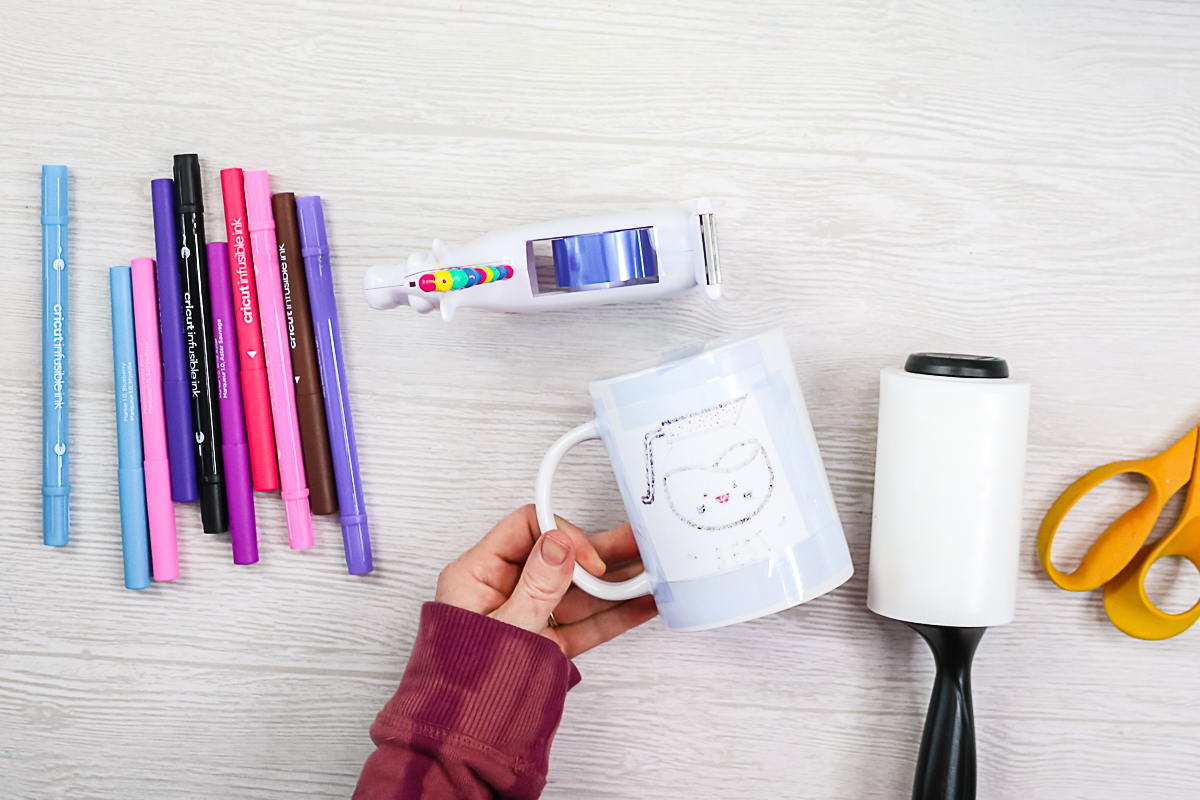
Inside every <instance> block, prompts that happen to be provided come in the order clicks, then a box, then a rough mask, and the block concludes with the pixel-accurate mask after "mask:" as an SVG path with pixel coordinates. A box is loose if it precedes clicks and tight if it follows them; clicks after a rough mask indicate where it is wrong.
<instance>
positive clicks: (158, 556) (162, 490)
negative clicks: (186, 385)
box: [130, 258, 179, 581]
mask: <svg viewBox="0 0 1200 800" xmlns="http://www.w3.org/2000/svg"><path fill="white" fill-rule="evenodd" d="M130 272H131V273H132V276H133V327H134V335H135V338H136V340H137V368H138V399H139V400H140V402H141V414H142V450H143V465H144V466H145V469H146V473H145V474H146V514H147V518H148V520H149V523H150V556H151V566H153V568H154V580H156V581H173V580H175V579H176V578H178V577H179V545H178V541H177V538H176V533H175V504H174V503H173V502H172V493H171V460H170V458H169V457H168V455H167V421H166V415H165V414H164V412H163V391H162V390H163V382H162V362H161V361H160V360H159V349H158V295H157V293H156V292H155V290H154V259H152V258H135V259H134V260H133V263H132V264H131V265H130Z"/></svg>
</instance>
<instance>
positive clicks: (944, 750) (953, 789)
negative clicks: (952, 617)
mask: <svg viewBox="0 0 1200 800" xmlns="http://www.w3.org/2000/svg"><path fill="white" fill-rule="evenodd" d="M907 624H908V626H909V627H910V628H912V629H913V630H915V631H916V632H917V633H919V634H921V637H922V638H924V639H925V641H926V642H928V643H929V648H930V649H931V650H932V651H933V660H934V661H935V662H936V664H937V677H936V678H935V679H934V681H933V695H932V696H931V697H930V698H929V711H928V712H927V713H926V715H925V731H924V733H922V734H921V749H920V752H919V753H918V755H917V774H916V777H915V778H914V779H913V793H912V796H913V800H975V712H974V710H973V708H972V706H971V661H972V659H974V657H975V648H977V647H978V646H979V640H980V639H982V638H983V633H984V631H986V630H987V628H958V627H954V626H951V625H922V624H919V623H915V622H909V623H907Z"/></svg>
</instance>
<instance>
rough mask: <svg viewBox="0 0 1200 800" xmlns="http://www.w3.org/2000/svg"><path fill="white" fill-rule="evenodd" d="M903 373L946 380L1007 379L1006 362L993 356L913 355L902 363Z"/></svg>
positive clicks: (954, 354) (955, 354)
mask: <svg viewBox="0 0 1200 800" xmlns="http://www.w3.org/2000/svg"><path fill="white" fill-rule="evenodd" d="M904 371H905V372H915V373H916V374H918V375H944V376H946V377H947V378H1007V377H1008V362H1007V361H1005V360H1004V359H1003V358H997V357H995V356H966V355H959V354H957V353H913V354H912V355H911V356H909V357H908V361H906V362H904Z"/></svg>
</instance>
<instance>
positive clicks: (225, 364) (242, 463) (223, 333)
mask: <svg viewBox="0 0 1200 800" xmlns="http://www.w3.org/2000/svg"><path fill="white" fill-rule="evenodd" d="M208 279H209V293H210V295H211V299H212V317H213V346H214V349H215V350H216V354H217V381H216V383H217V398H218V399H219V401H220V408H221V454H222V455H223V456H224V457H225V492H226V494H227V496H228V498H229V536H230V539H232V541H233V563H235V564H253V563H254V562H256V561H258V530H257V527H256V526H255V524H254V489H253V487H252V486H251V483H250V447H249V445H247V444H246V422H245V417H244V414H243V411H242V381H241V368H240V367H239V366H238V345H237V332H236V331H237V329H236V325H237V322H236V320H235V318H234V316H233V292H232V288H231V287H230V285H229V251H228V249H227V248H226V246H225V243H224V242H210V243H209V244H208Z"/></svg>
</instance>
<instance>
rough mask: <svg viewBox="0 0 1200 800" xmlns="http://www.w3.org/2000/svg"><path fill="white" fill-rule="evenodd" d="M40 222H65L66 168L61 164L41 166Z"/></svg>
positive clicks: (54, 223)
mask: <svg viewBox="0 0 1200 800" xmlns="http://www.w3.org/2000/svg"><path fill="white" fill-rule="evenodd" d="M42 224H43V225H66V224H67V168H66V167H64V166H62V165H61V164H46V165H45V166H43V167H42Z"/></svg>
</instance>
